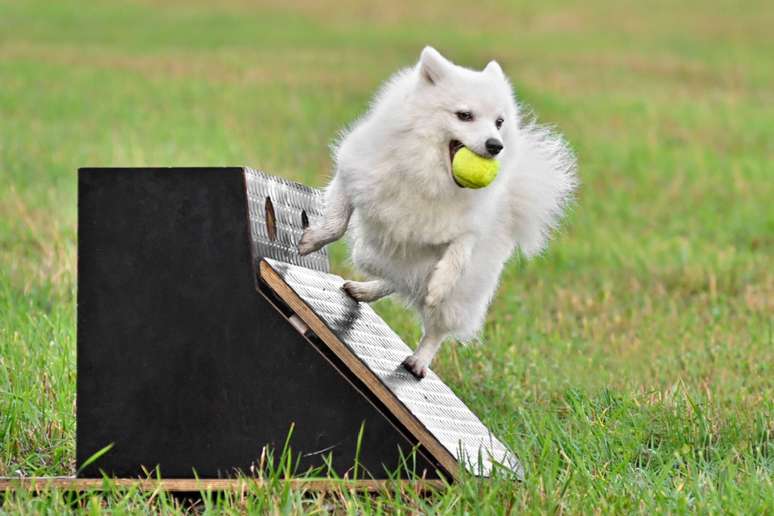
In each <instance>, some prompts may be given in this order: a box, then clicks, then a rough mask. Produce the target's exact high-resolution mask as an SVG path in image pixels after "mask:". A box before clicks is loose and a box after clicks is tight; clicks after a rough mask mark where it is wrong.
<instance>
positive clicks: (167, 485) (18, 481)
mask: <svg viewBox="0 0 774 516" xmlns="http://www.w3.org/2000/svg"><path fill="white" fill-rule="evenodd" d="M273 485H279V486H282V487H287V486H289V487H290V488H291V489H297V490H306V491H324V492H330V491H346V490H354V491H366V492H377V491H384V490H386V489H391V488H394V487H400V488H404V489H411V490H413V491H417V492H426V491H433V490H439V489H443V488H444V487H445V486H446V485H448V484H446V483H445V482H444V481H443V480H435V479H417V480H347V479H328V478H289V479H280V480H263V479H258V478H214V479H196V478H164V479H153V478H77V477H27V478H12V477H0V493H4V492H8V491H19V490H22V491H34V492H43V491H52V490H60V491H109V490H111V489H119V490H123V489H129V488H137V489H140V490H142V491H153V490H156V489H161V490H164V491H169V492H185V493H195V492H206V491H236V492H248V491H250V490H252V489H265V488H268V487H271V486H273Z"/></svg>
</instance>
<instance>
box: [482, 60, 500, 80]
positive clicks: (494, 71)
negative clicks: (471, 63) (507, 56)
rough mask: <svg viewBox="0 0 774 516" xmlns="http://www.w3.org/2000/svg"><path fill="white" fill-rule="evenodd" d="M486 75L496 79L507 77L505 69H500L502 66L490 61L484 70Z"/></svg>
mask: <svg viewBox="0 0 774 516" xmlns="http://www.w3.org/2000/svg"><path fill="white" fill-rule="evenodd" d="M484 73H486V74H489V75H494V76H496V77H505V74H504V73H503V69H502V68H500V64H499V63H498V62H497V61H489V64H487V65H486V68H484Z"/></svg>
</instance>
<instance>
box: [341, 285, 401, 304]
mask: <svg viewBox="0 0 774 516" xmlns="http://www.w3.org/2000/svg"><path fill="white" fill-rule="evenodd" d="M341 288H342V289H344V292H346V293H347V294H349V297H351V298H352V299H354V300H355V301H362V302H365V303H370V302H372V301H376V300H377V299H381V298H383V297H385V296H389V295H390V294H392V293H393V292H395V289H394V288H392V285H390V284H389V283H388V282H386V281H384V280H381V279H379V280H373V281H347V282H346V283H344V285H342V286H341Z"/></svg>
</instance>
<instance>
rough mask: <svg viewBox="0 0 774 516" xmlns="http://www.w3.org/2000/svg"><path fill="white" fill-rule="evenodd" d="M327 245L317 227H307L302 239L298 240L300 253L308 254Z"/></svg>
mask: <svg viewBox="0 0 774 516" xmlns="http://www.w3.org/2000/svg"><path fill="white" fill-rule="evenodd" d="M324 245H325V240H323V239H322V238H320V236H319V234H318V232H317V230H316V229H315V228H311V227H310V228H306V229H305V230H304V234H303V235H301V240H299V241H298V254H300V255H301V256H306V255H307V254H309V253H313V252H315V251H317V250H318V249H320V248H321V247H322V246H324Z"/></svg>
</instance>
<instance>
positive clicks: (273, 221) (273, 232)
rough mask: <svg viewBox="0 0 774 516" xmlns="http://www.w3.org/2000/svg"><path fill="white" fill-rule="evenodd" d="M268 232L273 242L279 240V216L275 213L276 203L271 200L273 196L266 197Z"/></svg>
mask: <svg viewBox="0 0 774 516" xmlns="http://www.w3.org/2000/svg"><path fill="white" fill-rule="evenodd" d="M265 210H266V233H268V235H269V240H271V241H272V242H273V241H274V240H277V217H276V216H275V215H274V205H273V204H272V202H271V197H268V196H267V197H266V204H265Z"/></svg>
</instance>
